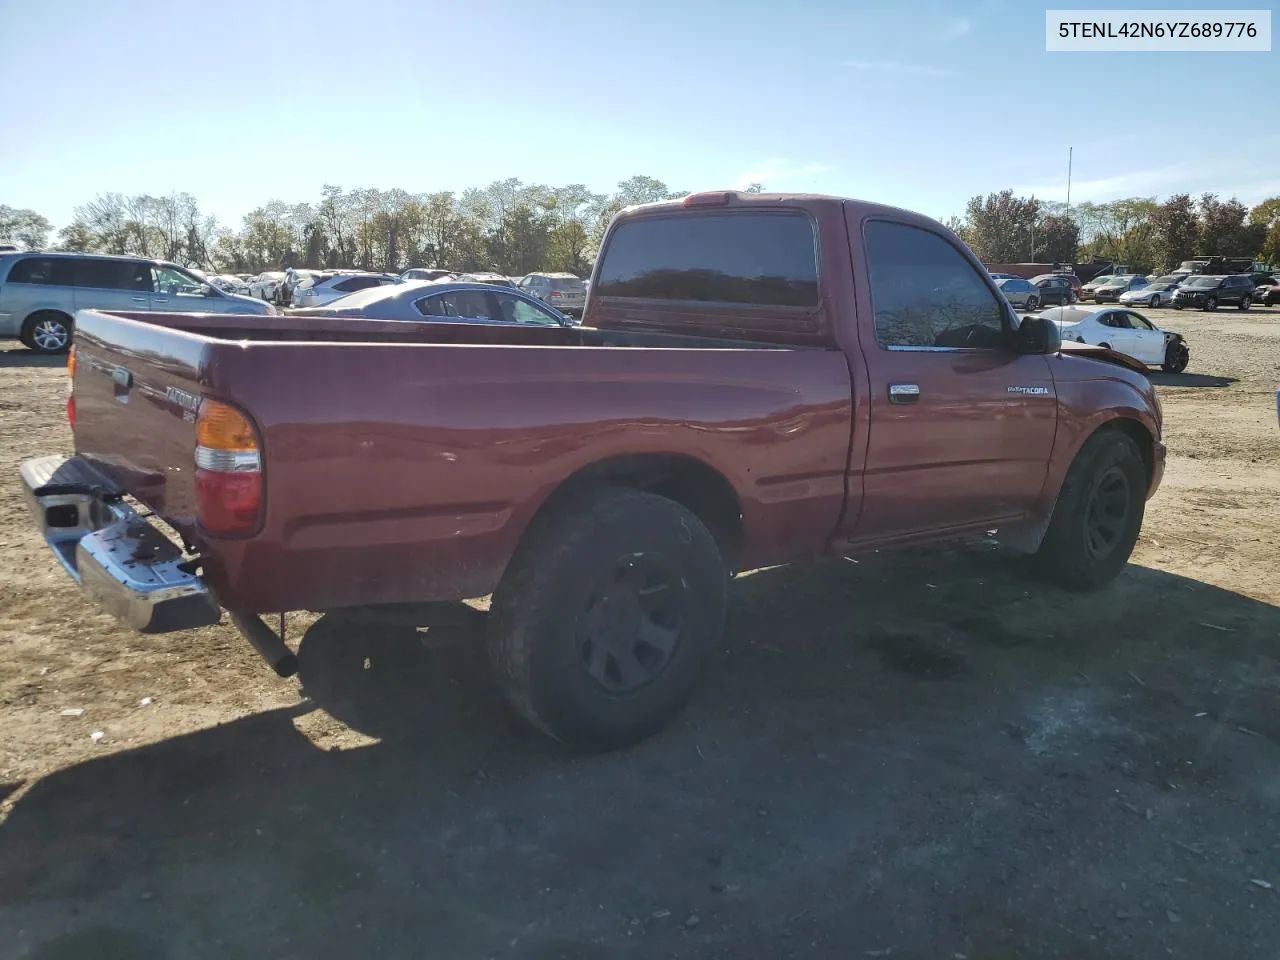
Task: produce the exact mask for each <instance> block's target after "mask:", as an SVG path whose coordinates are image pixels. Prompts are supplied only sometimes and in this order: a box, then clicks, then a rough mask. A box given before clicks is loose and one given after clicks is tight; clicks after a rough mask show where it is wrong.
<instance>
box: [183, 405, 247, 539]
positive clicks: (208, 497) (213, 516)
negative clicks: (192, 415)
mask: <svg viewBox="0 0 1280 960" xmlns="http://www.w3.org/2000/svg"><path fill="white" fill-rule="evenodd" d="M196 512H197V516H198V517H199V520H200V525H201V526H202V527H203V528H204V529H205V530H207V531H209V532H210V533H215V534H232V535H234V534H248V533H253V532H254V531H255V530H256V529H257V527H258V526H259V524H260V523H261V518H262V452H261V450H260V449H259V445H258V433H257V431H256V430H255V429H254V427H253V424H252V423H251V422H250V421H249V418H248V417H246V416H245V415H244V414H243V413H241V412H240V411H239V410H237V409H236V408H235V407H233V406H231V405H230V404H228V403H223V402H222V401H220V400H208V399H206V400H202V401H200V412H199V413H198V414H197V415H196Z"/></svg>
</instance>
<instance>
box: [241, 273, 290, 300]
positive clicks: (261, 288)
mask: <svg viewBox="0 0 1280 960" xmlns="http://www.w3.org/2000/svg"><path fill="white" fill-rule="evenodd" d="M283 280H284V273H283V272H281V271H279V270H268V271H267V272H266V273H260V274H258V275H257V276H256V277H254V278H253V280H251V281H250V283H249V295H250V296H251V297H257V298H258V299H259V300H274V299H275V298H276V290H277V289H278V288H279V286H280V284H281V282H282V281H283Z"/></svg>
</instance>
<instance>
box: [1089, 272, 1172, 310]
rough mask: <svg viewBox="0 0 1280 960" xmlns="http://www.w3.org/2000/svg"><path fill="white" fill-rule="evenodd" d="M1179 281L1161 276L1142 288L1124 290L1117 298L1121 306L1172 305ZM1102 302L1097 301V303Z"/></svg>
mask: <svg viewBox="0 0 1280 960" xmlns="http://www.w3.org/2000/svg"><path fill="white" fill-rule="evenodd" d="M1180 282H1181V281H1180V280H1179V279H1178V278H1177V277H1173V276H1163V277H1156V278H1155V279H1154V280H1150V281H1148V282H1147V283H1146V285H1144V286H1140V287H1134V288H1133V289H1132V290H1126V291H1124V293H1122V294H1120V296H1119V297H1118V298H1117V302H1119V303H1123V304H1130V305H1132V304H1138V303H1141V304H1144V305H1145V306H1148V307H1164V306H1168V305H1170V304H1172V303H1173V295H1174V294H1175V293H1176V292H1177V290H1178V284H1179V283H1180ZM1101 302H1102V301H1101V300H1099V303H1101Z"/></svg>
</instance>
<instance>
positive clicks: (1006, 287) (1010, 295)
mask: <svg viewBox="0 0 1280 960" xmlns="http://www.w3.org/2000/svg"><path fill="white" fill-rule="evenodd" d="M996 286H997V287H998V288H999V290H1000V292H1001V293H1003V294H1004V296H1005V299H1006V300H1008V301H1009V302H1010V303H1011V304H1013V305H1014V306H1015V307H1018V308H1020V309H1022V310H1038V309H1040V288H1039V287H1037V286H1036V285H1035V284H1034V283H1032V282H1031V281H1030V280H1025V279H1023V278H1022V277H1001V278H1000V279H998V280H997V281H996Z"/></svg>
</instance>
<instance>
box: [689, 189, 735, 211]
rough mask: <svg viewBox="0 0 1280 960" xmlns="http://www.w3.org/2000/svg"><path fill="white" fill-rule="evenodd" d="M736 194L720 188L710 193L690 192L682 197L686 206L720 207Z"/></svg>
mask: <svg viewBox="0 0 1280 960" xmlns="http://www.w3.org/2000/svg"><path fill="white" fill-rule="evenodd" d="M737 196H738V195H737V194H736V193H734V192H733V191H731V190H720V191H716V192H712V193H691V194H689V195H688V196H687V197H685V198H684V205H685V206H686V207H722V206H725V205H726V204H727V203H728V202H729V201H730V200H732V199H735V198H736V197H737Z"/></svg>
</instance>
